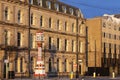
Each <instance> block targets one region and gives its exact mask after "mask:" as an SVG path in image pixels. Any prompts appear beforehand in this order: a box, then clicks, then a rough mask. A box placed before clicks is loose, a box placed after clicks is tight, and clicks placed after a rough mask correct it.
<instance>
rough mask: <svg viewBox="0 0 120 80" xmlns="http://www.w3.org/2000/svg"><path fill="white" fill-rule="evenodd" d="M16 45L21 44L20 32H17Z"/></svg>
mask: <svg viewBox="0 0 120 80" xmlns="http://www.w3.org/2000/svg"><path fill="white" fill-rule="evenodd" d="M17 46H18V47H20V46H21V33H20V32H18V33H17Z"/></svg>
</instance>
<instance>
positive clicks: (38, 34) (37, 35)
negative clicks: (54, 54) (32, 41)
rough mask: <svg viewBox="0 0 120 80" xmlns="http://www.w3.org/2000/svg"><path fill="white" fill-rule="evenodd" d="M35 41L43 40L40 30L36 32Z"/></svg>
mask: <svg viewBox="0 0 120 80" xmlns="http://www.w3.org/2000/svg"><path fill="white" fill-rule="evenodd" d="M36 41H37V42H41V41H44V35H43V33H42V32H39V33H36Z"/></svg>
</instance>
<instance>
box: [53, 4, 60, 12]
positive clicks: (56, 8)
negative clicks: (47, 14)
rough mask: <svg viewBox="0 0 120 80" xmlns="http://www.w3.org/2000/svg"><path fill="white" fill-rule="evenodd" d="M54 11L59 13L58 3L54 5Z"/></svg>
mask: <svg viewBox="0 0 120 80" xmlns="http://www.w3.org/2000/svg"><path fill="white" fill-rule="evenodd" d="M54 6H55V10H57V11H59V4H58V3H55V5H54Z"/></svg>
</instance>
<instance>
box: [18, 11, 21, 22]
mask: <svg viewBox="0 0 120 80" xmlns="http://www.w3.org/2000/svg"><path fill="white" fill-rule="evenodd" d="M20 22H21V11H20V10H19V11H18V23H20Z"/></svg>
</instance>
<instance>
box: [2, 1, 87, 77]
mask: <svg viewBox="0 0 120 80" xmlns="http://www.w3.org/2000/svg"><path fill="white" fill-rule="evenodd" d="M85 28H86V26H85V24H84V19H83V15H82V13H81V12H80V10H79V9H78V8H76V7H73V6H70V5H67V4H65V3H62V2H60V1H58V0H30V2H29V0H0V77H1V78H6V77H9V76H8V74H13V75H14V74H15V77H20V76H25V77H28V76H29V73H30V74H33V72H34V68H35V65H36V60H37V44H36V42H35V36H36V32H37V31H38V30H41V31H43V33H44V43H43V50H42V54H43V59H44V62H45V71H46V74H48V75H49V73H50V74H51V75H52V74H60V75H68V74H69V72H76V70H77V69H78V71H79V74H81V75H83V74H84V72H85V71H86V68H85V67H86V64H85ZM77 54H78V58H77ZM79 61H80V62H79ZM76 63H79V65H78V68H76V66H75V65H76ZM7 73H8V74H7Z"/></svg>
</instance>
